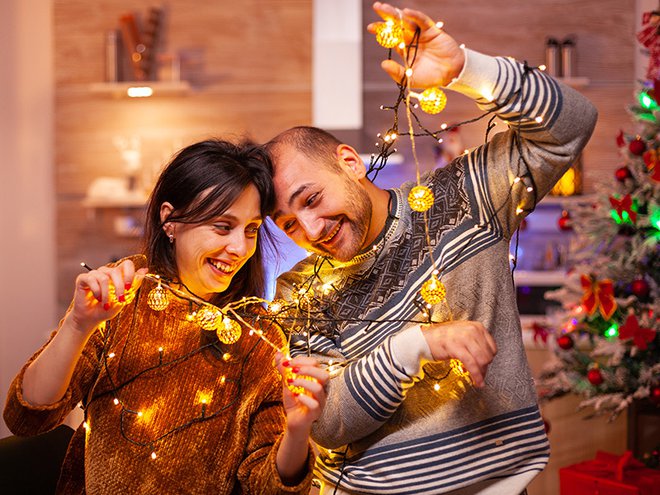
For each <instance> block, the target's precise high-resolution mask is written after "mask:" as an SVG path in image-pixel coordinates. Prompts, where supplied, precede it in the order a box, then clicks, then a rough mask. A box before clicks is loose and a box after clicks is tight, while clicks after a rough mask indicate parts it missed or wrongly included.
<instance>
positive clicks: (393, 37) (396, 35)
mask: <svg viewBox="0 0 660 495" xmlns="http://www.w3.org/2000/svg"><path fill="white" fill-rule="evenodd" d="M376 41H377V42H378V44H379V45H381V46H383V47H385V48H394V47H396V46H398V45H399V44H401V43H402V42H403V28H402V27H401V24H400V23H397V22H394V21H393V20H391V19H388V20H387V21H385V22H383V23H381V24H378V26H377V27H376Z"/></svg>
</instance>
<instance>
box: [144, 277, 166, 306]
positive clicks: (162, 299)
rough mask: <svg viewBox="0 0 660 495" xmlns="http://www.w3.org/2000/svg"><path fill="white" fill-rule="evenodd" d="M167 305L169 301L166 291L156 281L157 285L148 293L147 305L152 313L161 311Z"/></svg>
mask: <svg viewBox="0 0 660 495" xmlns="http://www.w3.org/2000/svg"><path fill="white" fill-rule="evenodd" d="M169 304H170V300H169V298H168V297H167V291H166V290H165V289H163V286H162V285H160V281H158V285H157V286H156V287H154V288H153V289H151V291H149V295H148V296H147V305H148V306H149V307H150V308H151V309H153V310H154V311H163V310H164V309H165V308H167V306H169Z"/></svg>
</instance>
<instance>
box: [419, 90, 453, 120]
mask: <svg viewBox="0 0 660 495" xmlns="http://www.w3.org/2000/svg"><path fill="white" fill-rule="evenodd" d="M411 94H412V95H413V96H415V97H416V98H417V99H418V100H419V106H420V107H422V110H424V111H425V112H426V113H429V114H431V115H435V114H436V113H440V112H442V111H443V110H444V108H445V106H446V105H447V95H445V92H444V91H442V90H441V89H440V88H427V89H425V90H424V91H423V92H422V94H418V93H412V92H411Z"/></svg>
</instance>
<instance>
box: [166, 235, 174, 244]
mask: <svg viewBox="0 0 660 495" xmlns="http://www.w3.org/2000/svg"><path fill="white" fill-rule="evenodd" d="M167 237H169V238H170V244H174V234H168V235H167Z"/></svg>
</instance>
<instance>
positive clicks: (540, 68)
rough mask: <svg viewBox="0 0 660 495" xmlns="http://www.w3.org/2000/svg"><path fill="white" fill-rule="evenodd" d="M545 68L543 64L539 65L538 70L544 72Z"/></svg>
mask: <svg viewBox="0 0 660 495" xmlns="http://www.w3.org/2000/svg"><path fill="white" fill-rule="evenodd" d="M546 69H547V67H546V66H545V65H544V64H541V65H539V70H543V71H544V70H546Z"/></svg>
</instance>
